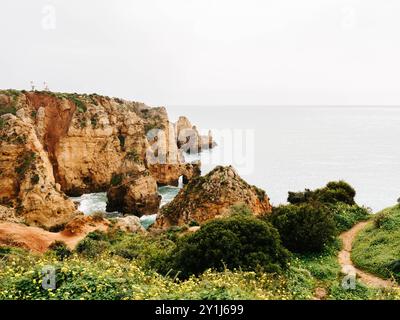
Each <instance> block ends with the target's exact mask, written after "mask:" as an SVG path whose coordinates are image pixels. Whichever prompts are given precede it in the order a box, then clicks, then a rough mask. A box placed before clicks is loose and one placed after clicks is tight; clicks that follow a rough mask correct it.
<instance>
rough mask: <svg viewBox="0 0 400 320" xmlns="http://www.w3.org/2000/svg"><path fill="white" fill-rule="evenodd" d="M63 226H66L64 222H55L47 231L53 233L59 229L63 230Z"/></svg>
mask: <svg viewBox="0 0 400 320" xmlns="http://www.w3.org/2000/svg"><path fill="white" fill-rule="evenodd" d="M65 226H66V223H60V224H56V225H54V226H51V227H50V228H49V231H50V232H53V233H58V232H60V231H63V230H64V229H65Z"/></svg>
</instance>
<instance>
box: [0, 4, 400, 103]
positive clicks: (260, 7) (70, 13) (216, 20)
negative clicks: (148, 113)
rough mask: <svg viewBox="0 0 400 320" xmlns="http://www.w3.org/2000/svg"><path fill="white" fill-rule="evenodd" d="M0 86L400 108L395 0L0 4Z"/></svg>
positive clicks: (158, 99)
mask: <svg viewBox="0 0 400 320" xmlns="http://www.w3.org/2000/svg"><path fill="white" fill-rule="evenodd" d="M0 8H1V11H0V14H1V17H0V32H1V37H0V39H1V40H0V41H1V47H0V63H1V66H0V67H1V68H0V88H19V89H28V88H29V82H30V81H31V80H33V81H35V83H36V85H37V86H38V87H39V88H42V87H43V85H42V83H43V81H47V82H48V83H49V86H50V89H52V90H54V91H68V92H88V93H91V92H97V93H99V94H107V95H110V96H118V97H122V98H128V99H133V100H137V101H143V102H146V103H148V104H150V105H167V106H168V105H287V104H295V105H308V104H313V105H320V104H323V105H325V104H329V105H336V104H339V105H342V104H352V105H354V104H356V105H365V104H370V105H374V104H378V105H381V104H386V105H393V104H396V105H400V90H399V87H400V79H399V78H400V36H399V33H400V18H399V17H400V1H398V0H385V1H382V0H380V1H378V0H358V1H356V0H347V1H344V0H343V1H341V0H301V1H299V0H109V1H102V0H100V1H99V0H85V1H82V0H68V1H67V0H64V1H61V0H58V1H57V0H48V1H42V0H29V1H26V0H1V3H0Z"/></svg>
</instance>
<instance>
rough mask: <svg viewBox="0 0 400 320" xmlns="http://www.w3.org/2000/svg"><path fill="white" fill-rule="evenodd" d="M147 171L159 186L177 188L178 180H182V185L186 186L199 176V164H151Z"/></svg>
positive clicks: (197, 162) (198, 162)
mask: <svg viewBox="0 0 400 320" xmlns="http://www.w3.org/2000/svg"><path fill="white" fill-rule="evenodd" d="M149 170H150V172H151V174H152V175H153V176H156V177H157V182H158V185H160V186H166V185H169V186H176V187H177V186H178V185H179V178H180V177H182V178H183V180H182V181H183V184H187V183H188V182H189V181H190V180H192V179H193V178H196V177H198V176H200V175H201V163H200V161H195V162H192V163H182V164H174V165H172V164H153V165H150V167H149Z"/></svg>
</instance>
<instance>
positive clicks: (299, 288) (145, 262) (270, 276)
mask: <svg viewBox="0 0 400 320" xmlns="http://www.w3.org/2000/svg"><path fill="white" fill-rule="evenodd" d="M340 185H341V187H340V188H341V190H345V189H347V190H348V192H347V191H346V194H348V195H350V194H351V191H350V189H349V188H343V185H342V183H340ZM331 188H332V184H331ZM309 192H314V191H309ZM320 192H321V191H318V192H317V193H320ZM328 193H329V194H330V193H331V191H329V192H328ZM338 193H339V194H341V196H340V197H339V196H337V194H335V196H334V197H333V198H334V199H336V202H335V201H333V200H332V197H330V196H329V197H328V199H329V200H328V201H326V200H321V199H326V198H325V197H322V198H321V197H320V196H319V199H318V200H315V198H314V197H311V198H307V199H308V200H307V201H300V202H298V203H295V204H289V205H287V206H280V207H278V208H275V209H274V212H273V214H272V215H269V216H268V215H267V216H263V217H260V218H255V217H254V216H253V215H252V212H251V211H250V210H249V208H247V207H246V206H244V205H235V206H233V207H232V208H231V216H230V217H228V218H223V219H216V220H213V221H210V222H208V223H206V224H204V225H203V226H202V227H201V228H200V230H199V231H197V232H195V233H190V232H188V226H181V227H172V228H171V229H169V230H167V231H166V232H163V233H147V234H141V233H137V234H131V233H125V232H122V231H118V230H116V229H114V228H111V231H109V232H107V233H104V232H100V231H96V232H92V233H90V234H88V235H87V237H86V238H85V239H83V240H82V241H81V242H80V243H79V244H78V246H77V247H76V248H75V250H73V251H71V250H69V249H68V248H67V247H66V245H65V244H64V243H62V242H56V243H53V244H52V245H51V247H50V249H51V250H50V251H48V252H47V253H46V254H45V255H35V254H32V253H27V252H25V251H24V250H21V249H15V248H14V249H12V248H0V299H313V298H315V297H317V298H321V299H400V294H399V293H398V292H395V291H387V290H376V289H371V288H367V287H366V286H364V285H362V284H360V283H357V286H356V289H355V290H345V289H343V288H342V286H341V282H342V279H343V275H342V274H341V270H340V269H341V268H340V265H339V262H338V259H337V256H338V252H339V250H340V248H341V243H340V241H339V240H338V238H337V237H336V235H337V234H338V233H339V231H340V232H341V231H344V230H347V229H349V228H350V227H352V226H353V225H354V224H355V223H357V222H358V221H360V220H365V219H367V218H368V211H367V210H366V209H364V208H361V207H358V206H357V205H356V204H350V203H351V201H350V200H351V197H350V198H349V197H343V192H342V191H340V192H338ZM352 197H354V196H352ZM338 199H340V200H338ZM343 199H345V201H342V200H343ZM324 201H325V202H324ZM391 210H394V211H395V212H397V213H396V214H397V215H398V216H399V217H400V207H396V209H391ZM395 216H396V215H393V214H392V212H390V214H388V213H382V214H380V215H379V216H378V217H377V218H376V219H375V224H374V226H372V227H371V229H373V230H378V231H382V230H383V229H384V228H386V229H387V230H391V231H395V230H396V229H395V226H396V225H397V223H398V221H399V220H400V218H399V217H397V216H396V217H395ZM396 219H398V220H396ZM307 226H308V227H307ZM386 229H385V230H386ZM378 231H376V232H378ZM366 232H370V231H369V229H368V230H367V231H366ZM392 237H393V239H395V238H396V235H395V234H394V233H393V234H392ZM367 238H368V237H367ZM296 242H297V244H296V245H294V244H295V243H296ZM313 242H315V243H313ZM362 242H363V241H361V243H362ZM299 244H301V248H300V250H299V247H298V246H299ZM283 245H284V246H286V249H285V248H284V247H283ZM396 245H397V248H399V247H400V246H399V243H397V244H396ZM303 246H304V247H303ZM395 247H396V246H395V245H393V248H392V249H393V250H394V249H395ZM287 249H291V250H292V252H289V251H288V250H287ZM378 249H379V248H378ZM362 250H363V249H361V251H362ZM396 254H398V252H397V253H396V252H395V251H393V252H392V257H395V255H396ZM397 257H398V256H397ZM394 262H395V259H389V260H388V261H387V264H389V263H391V264H392V266H393V268H397V265H395V264H393V263H394ZM49 265H50V266H53V267H55V269H56V275H57V288H56V289H55V290H45V289H43V288H42V287H41V281H42V279H43V275H42V273H41V271H42V268H43V266H49Z"/></svg>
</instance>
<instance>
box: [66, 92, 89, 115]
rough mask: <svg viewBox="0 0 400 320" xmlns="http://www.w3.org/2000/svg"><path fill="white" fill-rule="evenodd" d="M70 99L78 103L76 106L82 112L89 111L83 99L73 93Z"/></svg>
mask: <svg viewBox="0 0 400 320" xmlns="http://www.w3.org/2000/svg"><path fill="white" fill-rule="evenodd" d="M70 100H71V101H72V102H73V103H74V104H75V105H76V108H77V109H78V111H79V112H80V113H84V112H86V111H87V107H86V104H85V103H84V102H83V101H81V100H80V99H79V98H78V97H76V96H73V95H71V96H70Z"/></svg>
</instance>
